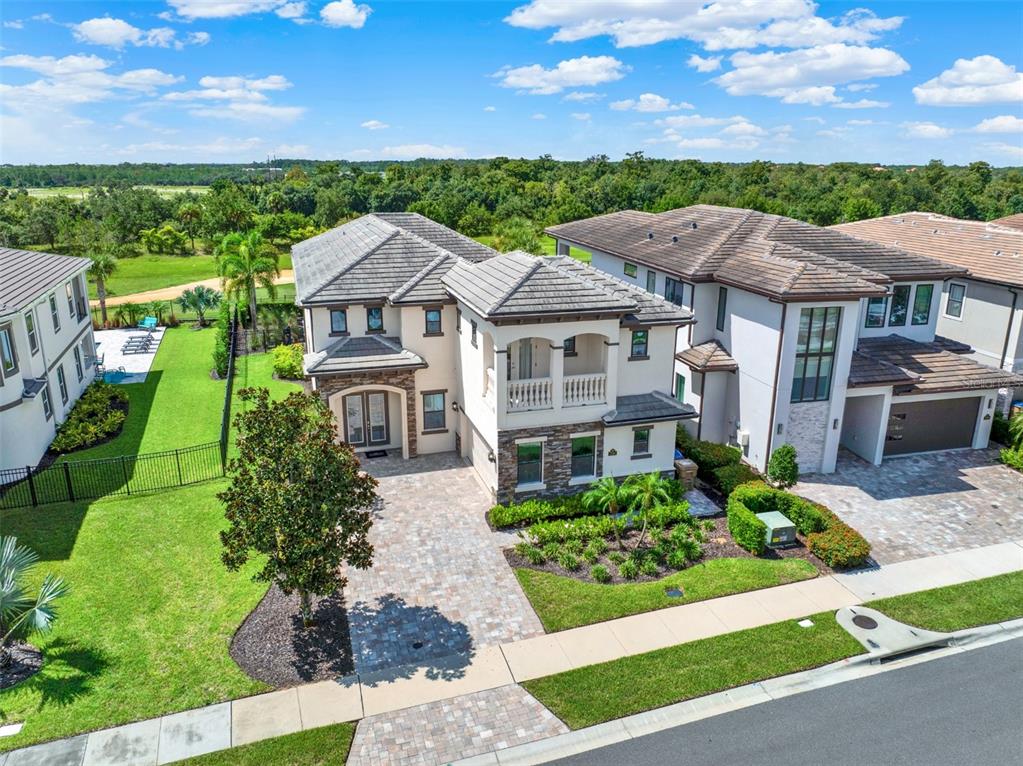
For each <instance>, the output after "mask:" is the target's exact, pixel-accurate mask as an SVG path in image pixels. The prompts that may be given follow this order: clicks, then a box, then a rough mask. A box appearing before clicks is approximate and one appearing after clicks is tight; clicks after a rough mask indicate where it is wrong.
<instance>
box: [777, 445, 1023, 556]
mask: <svg viewBox="0 0 1023 766" xmlns="http://www.w3.org/2000/svg"><path fill="white" fill-rule="evenodd" d="M793 491H795V492H796V493H798V494H800V495H803V496H805V497H809V498H811V499H813V500H816V501H817V502H820V503H823V504H825V505H827V506H829V507H830V508H831V509H832V510H833V511H835V512H836V513H837V514H838V515H839V516H841V517H842V518H843V519H844V520H845V521H846V522H848V523H849V524H851V525H852V526H853V527H855V528H856V529H858V530H859V531H860V532H861V533H862V534H863V535H864V536H865V537H866V538H867V539H868V540H870V543H871V546H872V547H873V556H874V558H875V559H876V560H877V561H878V563H881V564H890V563H893V562H897V561H906V560H908V559H916V558H921V557H923V556H934V555H936V554H940V553H950V552H953V551H960V550H965V549H967V548H979V547H981V546H985V545H994V544H996V543H1002V542H1007V541H1011V540H1021V539H1023V476H1021V475H1020V474H1019V473H1017V472H1016V471H1014V470H1012V469H1011V468H1008V467H1006V466H1004V465H1002V464H1001V463H999V462H998V453H997V451H996V450H961V451H952V452H939V453H935V454H931V455H917V456H911V457H901V458H890V459H888V460H885V462H884V464H883V465H881V466H880V467H877V466H873V465H870V464H869V463H867V462H866V461H863V460H860V459H859V458H858V457H855V456H854V455H851V454H850V453H848V452H845V451H843V452H841V453H840V454H839V459H838V470H837V471H836V472H835V473H833V474H828V475H822V474H813V475H810V476H805V477H803V479H802V480H801V481H800V482H799V483H798V484H797V485H796V486H795V487H794V489H793Z"/></svg>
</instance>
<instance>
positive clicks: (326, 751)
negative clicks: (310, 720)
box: [178, 723, 355, 766]
mask: <svg viewBox="0 0 1023 766" xmlns="http://www.w3.org/2000/svg"><path fill="white" fill-rule="evenodd" d="M354 737H355V724H354V723H338V724H334V725H333V726H322V727H320V728H318V729H306V730H305V731H297V732H295V733H294V734H285V735H284V736H283V737H274V738H273V739H264V740H262V741H261V742H253V743H252V744H249V745H242V746H241V747H233V748H231V749H230V750H218V751H217V752H215V753H207V754H206V755H199V756H196V757H195V758H188V759H186V760H184V761H178V766H266V765H267V764H288V766H344V763H345V761H346V760H347V759H348V751H349V750H351V748H352V739H354Z"/></svg>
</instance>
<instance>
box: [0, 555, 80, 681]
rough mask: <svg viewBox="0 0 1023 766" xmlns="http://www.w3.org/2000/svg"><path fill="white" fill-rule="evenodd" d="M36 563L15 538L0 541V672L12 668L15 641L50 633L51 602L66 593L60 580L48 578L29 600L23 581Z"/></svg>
mask: <svg viewBox="0 0 1023 766" xmlns="http://www.w3.org/2000/svg"><path fill="white" fill-rule="evenodd" d="M38 560H39V557H38V556H37V555H36V554H35V552H33V551H31V550H29V549H28V548H26V547H25V546H24V545H18V540H17V538H15V537H0V668H5V667H7V666H8V665H10V664H11V649H10V645H11V642H12V641H13V640H14V639H16V638H24V637H26V636H28V635H29V634H30V633H32V632H33V631H38V632H40V633H45V632H46V631H47V630H49V629H50V627H51V626H52V625H53V621H54V620H55V619H56V617H57V614H56V612H55V610H54V607H53V602H54V601H56V600H57V599H58V598H60V597H61V596H64V595H66V594H67V592H68V590H69V588H68V586H67V584H66V583H65V582H64V580H63V579H61V578H59V577H54V576H53V575H52V574H47V575H46V577H44V578H43V584H42V585H41V586H40V587H39V592H38V593H37V594H36V597H35V598H32V597H31V596H29V595H28V593H26V590H25V588H26V586H25V578H26V577H27V575H28V570H29V569H30V568H31V567H32V566H33V565H34V564H35V563H36V562H37V561H38Z"/></svg>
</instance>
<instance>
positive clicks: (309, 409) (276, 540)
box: [218, 388, 377, 627]
mask: <svg viewBox="0 0 1023 766" xmlns="http://www.w3.org/2000/svg"><path fill="white" fill-rule="evenodd" d="M239 396H240V397H241V400H242V402H244V407H245V410H244V411H243V412H241V413H239V414H238V415H237V416H236V417H235V428H236V430H237V435H238V438H237V446H238V457H237V458H233V459H232V460H230V461H229V462H228V466H227V469H228V475H229V476H230V478H231V485H230V487H228V489H226V490H225V491H224V492H221V493H220V494H219V495H218V497H219V498H220V500H221V501H223V503H224V505H225V507H226V515H227V520H228V522H229V524H230V525H229V527H228V529H227V530H225V531H224V532H221V534H220V539H221V541H222V542H223V544H224V551H223V553H222V555H221V558H222V559H223V561H224V564H225V565H226V566H227V568H228V569H231V570H237V569H239V568H240V567H241V566H242V565H244V564H245V563H246V562H247V561H248V560H249V559H250V558H251V557H253V556H254V555H257V554H259V555H261V556H263V557H265V561H264V563H263V566H262V567H261V568H260V570H259V571H258V572H257V573H256V574H255V575H254V576H253V577H254V579H256V580H258V581H262V582H270V583H276V584H277V585H278V586H279V587H280V589H281V590H282V591H284V592H285V593H287V594H289V595H290V594H292V593H298V596H299V601H300V603H301V609H302V622H303V624H304V625H305V626H306V627H308V626H310V625H312V623H313V617H312V604H311V598H312V596H314V595H316V596H329V595H330V594H332V593H335V592H337V591H338V590H341V589H343V588H344V587H345V585H347V584H348V581H347V579H346V578H345V577H342V576H341V573H340V567H341V565H342V564H343V563H344V564H347V565H348V566H352V567H355V568H356V569H368V568H369V567H370V566H372V563H373V546H372V545H371V544H370V542H369V529H370V526H371V525H372V523H373V522H372V519H371V518H370V514H369V511H368V510H366V509H367V508H369V506H370V505H371V504H372V503H373V501H374V500H375V499H376V492H375V489H376V486H377V482H376V479H374V478H373V477H372V476H369V475H368V474H366V473H363V472H362V471H361V470H360V466H359V461H358V459H357V458H356V456H355V452H354V451H353V450H352V448H351V447H350V446H349V445H347V444H339V443H338V441H337V439H336V436H337V434H336V433H335V426H334V418H333V415H331V413H330V410H328V409H327V407H326V406H325V405H324V404H323V403H322V402H321V401H320V400H319V398H317V397H316V396H315V395H313V394H305V393H299V392H295V393H292V394H289V395H288V396H287V397H286V398H284V399H282V400H280V401H273V400H271V399H270V392H269V391H267V389H265V388H244V389H242V390H241V391H240V392H239Z"/></svg>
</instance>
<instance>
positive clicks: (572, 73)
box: [493, 56, 629, 96]
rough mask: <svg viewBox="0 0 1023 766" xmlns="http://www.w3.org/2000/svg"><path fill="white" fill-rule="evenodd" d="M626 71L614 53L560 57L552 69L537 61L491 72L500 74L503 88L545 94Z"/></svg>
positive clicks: (616, 77) (614, 77)
mask: <svg viewBox="0 0 1023 766" xmlns="http://www.w3.org/2000/svg"><path fill="white" fill-rule="evenodd" d="M628 71H629V67H627V66H625V64H623V63H622V62H621V61H619V60H618V59H616V58H614V57H613V56H580V57H579V58H574V59H567V60H565V61H562V62H560V63H559V64H558V65H557V66H556V67H554V68H553V69H545V68H544V67H542V66H540V65H539V64H530V65H528V66H520V67H510V66H506V67H503V68H502V69H501V70H499V71H498V72H496V73H495V74H494V75H493V76H494V77H497V78H500V81H501V82H500V84H501V86H502V87H504V88H516V89H518V90H521V91H524V92H527V93H532V94H536V95H544V96H547V95H550V94H552V93H560V92H561V91H563V90H565V88H574V87H579V86H586V85H598V84H600V83H604V82H613V81H614V80H620V79H622V78H623V77H624V76H625V73H626V72H628Z"/></svg>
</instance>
